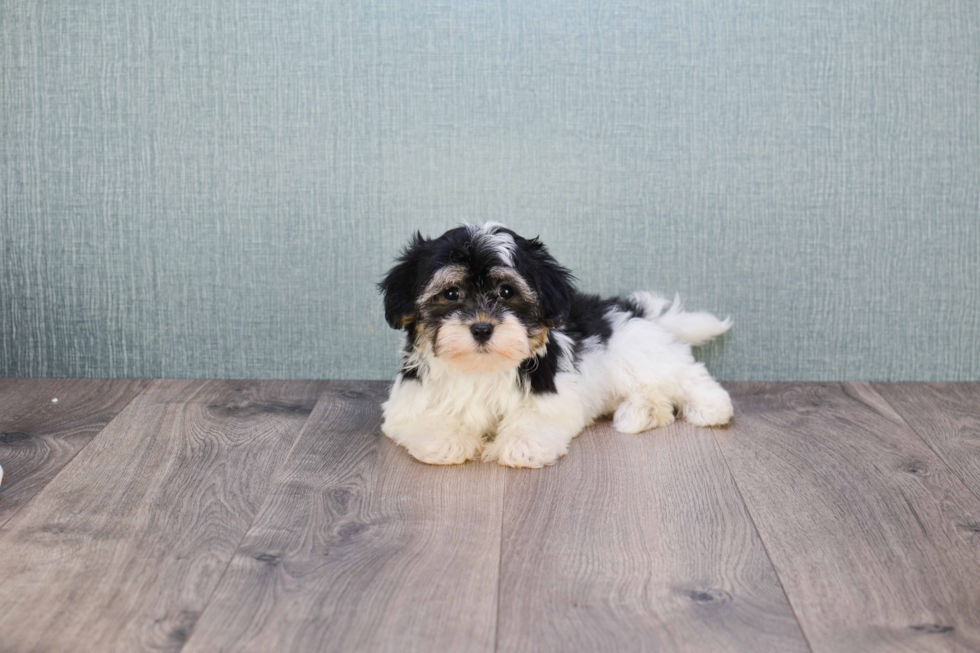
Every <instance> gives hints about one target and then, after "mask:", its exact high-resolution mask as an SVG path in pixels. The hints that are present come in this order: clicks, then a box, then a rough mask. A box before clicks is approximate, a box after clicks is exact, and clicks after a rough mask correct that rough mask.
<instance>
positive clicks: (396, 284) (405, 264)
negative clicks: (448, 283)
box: [378, 232, 430, 329]
mask: <svg viewBox="0 0 980 653" xmlns="http://www.w3.org/2000/svg"><path fill="white" fill-rule="evenodd" d="M429 242H430V241H428V240H426V239H425V238H423V237H422V234H421V232H416V234H415V235H414V236H412V240H411V242H409V244H408V246H407V247H405V249H404V250H403V251H402V253H401V255H400V256H399V257H398V259H397V261H398V263H397V264H396V265H395V267H393V268H391V269H390V270H388V274H387V275H385V278H384V279H383V280H382V281H381V283H379V284H378V288H379V289H380V290H381V292H382V293H384V298H385V319H386V320H387V321H388V326H390V327H391V328H392V329H401V328H403V327H406V326H408V325H409V324H411V323H412V322H413V321H414V320H415V300H416V299H417V298H418V295H419V291H420V290H421V287H422V284H423V282H424V281H425V280H424V279H423V278H422V273H423V267H424V262H425V258H426V253H427V250H428V244H429Z"/></svg>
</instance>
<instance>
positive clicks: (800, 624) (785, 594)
mask: <svg viewBox="0 0 980 653" xmlns="http://www.w3.org/2000/svg"><path fill="white" fill-rule="evenodd" d="M709 428H710V430H711V441H712V442H713V443H714V445H715V448H716V449H718V453H719V455H721V460H722V462H724V463H725V469H726V470H727V471H728V477H729V478H731V479H732V485H733V486H734V487H735V491H736V492H737V493H738V498H739V501H741V502H742V507H744V508H745V514H746V515H748V516H749V522H750V523H751V524H752V530H753V531H755V535H756V537H758V538H759V544H761V545H762V551H763V553H765V554H766V560H768V561H769V566H770V567H772V572H773V574H774V575H775V576H776V582H777V583H779V591H781V592H782V593H783V598H785V599H786V605H788V606H789V609H790V612H791V613H792V614H793V619H795V620H796V625H797V627H798V628H799V629H800V635H801V636H802V637H803V642H804V643H805V644H806V646H807V648H808V649H810V653H814V651H815V649H814V648H813V644H811V643H810V638H809V637H807V634H806V630H804V629H803V622H802V621H801V620H800V615H799V614H798V613H797V612H796V607H795V606H794V605H793V602H792V601H791V600H790V598H789V593H788V592H787V591H786V586H785V585H783V579H782V578H781V577H780V575H779V569H778V568H777V567H776V563H775V562H774V561H773V559H772V556H771V555H770V554H769V548H768V547H767V546H766V541H765V539H763V537H762V532H761V531H760V530H759V526H758V525H757V524H756V522H755V517H753V516H752V511H751V510H750V509H749V504H748V502H747V501H746V500H745V495H744V494H742V488H740V487H739V486H738V481H737V480H736V479H735V474H733V473H732V468H731V465H729V463H728V458H726V457H725V450H724V448H723V447H722V446H721V445H720V444H718V436H717V429H716V428H714V427H709Z"/></svg>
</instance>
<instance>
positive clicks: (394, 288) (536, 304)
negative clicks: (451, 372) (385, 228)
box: [378, 223, 572, 372]
mask: <svg viewBox="0 0 980 653" xmlns="http://www.w3.org/2000/svg"><path fill="white" fill-rule="evenodd" d="M571 281H572V277H571V274H570V273H569V271H568V270H567V269H565V268H564V267H562V266H561V265H559V264H558V263H557V262H556V261H555V260H554V259H553V258H552V257H551V255H550V254H549V253H548V250H546V249H545V247H544V245H542V244H541V242H540V241H538V240H537V239H531V240H528V239H526V238H522V237H520V236H518V235H517V234H515V233H514V232H513V231H510V230H509V229H506V228H505V227H503V226H501V225H499V224H495V223H487V224H485V225H482V226H469V225H468V226H465V227H459V228H457V229H452V230H450V231H447V232H446V233H444V234H443V235H442V236H440V237H438V238H435V239H426V238H423V237H422V235H421V234H416V235H415V237H414V238H413V239H412V241H411V242H410V243H409V244H408V246H407V247H406V248H405V251H404V252H403V253H402V255H401V256H400V257H399V259H398V262H397V264H396V265H395V267H393V268H392V269H391V270H390V271H389V272H388V274H387V275H386V276H385V278H384V280H383V281H382V282H381V283H380V284H378V286H379V287H380V289H381V291H382V292H383V293H384V300H385V319H387V320H388V324H389V325H391V327H392V328H394V329H406V330H407V331H408V332H409V335H410V339H411V344H412V345H413V346H414V348H415V352H416V353H417V354H421V355H422V356H423V357H424V356H435V357H438V358H440V359H443V360H445V361H446V362H447V363H448V364H450V365H451V366H453V367H455V368H456V369H458V370H459V371H464V372H475V371H492V370H503V369H508V368H513V367H517V366H518V365H520V363H521V361H523V360H524V359H526V358H529V357H530V356H531V355H532V354H534V353H539V354H540V353H543V351H544V348H545V345H546V343H547V340H548V329H549V328H554V327H557V326H560V325H561V324H562V323H563V322H564V321H565V319H566V318H567V317H568V311H569V310H570V308H571V296H572V285H571Z"/></svg>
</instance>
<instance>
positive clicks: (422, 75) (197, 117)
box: [0, 0, 980, 381]
mask: <svg viewBox="0 0 980 653" xmlns="http://www.w3.org/2000/svg"><path fill="white" fill-rule="evenodd" d="M978 35H980V3H977V2H976V0H920V1H918V2H906V1H901V2H896V1H895V0H871V1H868V2H861V3H855V2H844V1H840V2H830V1H815V0H768V1H762V0H755V1H745V2H736V1H721V2H719V1H717V0H706V1H688V0H664V1H658V2H651V1H650V0H632V1H628V2H603V3H594V2H589V1H587V0H555V1H541V0H529V1H527V2H509V1H505V2H473V1H468V2H445V1H436V2H419V1H418V0H379V1H377V2H372V1H368V0H357V1H350V2H341V1H339V0H332V1H329V2H315V1H313V0H296V1H291V2H281V1H278V0H276V1H273V0H268V1H262V2H260V1H255V0H246V1H235V0H213V1H211V2H188V1H186V0H183V1H181V0H178V1H175V2H159V1H156V0H127V1H126V2H119V1H111V2H110V1H109V0H94V1H92V2H82V1H80V0H59V1H56V2H54V1H52V2H23V1H20V0H0V37H2V38H0V109H2V115H0V125H2V134H0V136H2V139H0V147H2V154H0V162H2V170H0V201H2V211H3V212H2V218H0V236H2V242H3V246H2V251H0V256H2V259H0V375H14V376H38V375H42V376H47V375H57V376H62V375H72V376H76V375H78V376H140V377H143V376H152V377H156V376H168V377H290V378H295V377H316V378H322V377H334V378H352V377H362V378H377V377H388V376H390V375H392V374H393V372H394V370H395V366H396V354H395V352H396V347H397V336H396V334H395V333H394V332H392V331H390V330H389V329H388V328H387V327H386V326H385V323H384V320H383V318H382V310H381V302H380V300H379V297H378V296H377V294H376V290H375V288H374V283H375V282H376V281H377V280H378V279H379V278H380V276H381V275H382V273H383V272H384V270H385V269H386V267H387V266H388V264H389V261H390V260H391V258H392V257H393V256H394V255H395V254H396V252H397V250H398V249H399V248H400V246H401V244H402V243H403V242H404V241H405V240H406V239H407V237H408V236H409V234H410V233H411V232H412V231H414V230H415V229H421V230H422V232H423V233H426V234H429V235H435V234H438V233H440V232H441V231H442V230H444V229H446V228H448V227H451V226H454V225H456V224H458V223H460V222H462V221H470V222H482V221H484V220H496V221H500V222H503V223H505V224H507V225H509V226H511V227H512V228H514V229H516V230H517V231H519V232H521V233H523V234H525V235H540V236H541V237H542V238H543V239H544V240H545V242H547V243H548V244H550V246H551V249H552V251H553V253H554V254H555V255H556V256H557V258H558V259H559V260H560V261H562V262H563V263H565V264H566V265H568V266H570V267H572V268H573V269H574V270H575V272H576V273H577V275H578V276H579V278H580V279H581V287H582V288H584V289H586V290H590V291H597V292H603V293H624V292H629V291H631V290H633V289H650V290H657V291H661V292H663V293H666V294H669V295H672V294H673V293H674V292H675V291H676V292H680V293H681V294H682V296H683V297H684V298H685V300H686V304H687V305H688V306H689V307H691V308H694V309H705V310H711V311H714V312H717V313H718V314H720V315H731V316H733V318H734V320H735V327H734V329H733V331H732V332H731V333H730V334H729V335H728V336H726V338H725V339H724V340H723V341H721V342H719V343H717V344H715V345H711V346H709V347H706V348H704V350H703V351H702V352H701V356H702V357H704V358H705V359H706V360H707V362H708V364H709V367H710V368H711V369H712V370H713V371H714V372H716V374H717V375H718V376H719V377H720V378H722V379H770V380H782V379H808V380H809V379H822V380H838V379H875V380H893V381H894V380H937V379H947V380H957V379H958V380H965V379H972V380H977V379H980V344H978V343H980V275H978V269H980V268H978V266H980V264H978V261H980V46H978V38H980V37H978Z"/></svg>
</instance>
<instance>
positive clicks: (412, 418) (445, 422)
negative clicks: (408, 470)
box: [381, 382, 482, 465]
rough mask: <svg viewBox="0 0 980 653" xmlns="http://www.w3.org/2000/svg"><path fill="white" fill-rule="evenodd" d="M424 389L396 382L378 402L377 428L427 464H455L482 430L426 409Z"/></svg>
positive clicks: (474, 447)
mask: <svg viewBox="0 0 980 653" xmlns="http://www.w3.org/2000/svg"><path fill="white" fill-rule="evenodd" d="M426 393H427V390H426V389H424V388H422V387H421V385H420V384H418V383H415V382H408V383H401V382H399V383H396V384H395V386H394V387H393V388H392V390H391V397H390V398H389V400H388V401H386V402H385V404H384V405H383V406H382V408H383V410H384V422H383V423H382V425H381V431H382V432H383V433H384V434H385V435H387V436H388V437H389V438H391V439H392V440H394V441H395V442H397V443H398V444H400V445H401V446H403V447H405V448H406V449H408V452H409V453H410V454H412V456H413V457H414V458H415V459H416V460H419V461H421V462H423V463H428V464H430V465H458V464H459V463H463V462H466V461H467V460H470V459H472V458H473V457H475V456H476V454H477V452H479V450H480V447H481V446H482V440H481V437H482V432H481V431H480V430H479V429H476V428H473V427H472V426H468V425H466V424H464V423H463V422H462V421H461V420H459V419H456V418H454V417H452V416H449V415H445V414H443V413H439V412H436V411H431V410H428V409H427V407H428V401H427V397H426Z"/></svg>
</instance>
